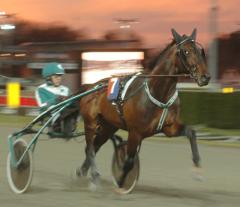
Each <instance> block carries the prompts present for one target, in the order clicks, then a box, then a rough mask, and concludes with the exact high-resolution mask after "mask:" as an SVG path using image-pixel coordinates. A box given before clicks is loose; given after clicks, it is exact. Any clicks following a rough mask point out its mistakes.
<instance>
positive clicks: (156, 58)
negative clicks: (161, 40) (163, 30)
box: [147, 40, 175, 70]
mask: <svg viewBox="0 0 240 207" xmlns="http://www.w3.org/2000/svg"><path fill="white" fill-rule="evenodd" d="M174 44H175V40H173V41H172V42H171V43H169V44H168V45H167V46H166V47H165V48H164V49H163V50H162V51H161V52H160V53H159V54H157V55H155V56H154V57H152V58H150V60H149V62H148V64H147V68H148V69H149V70H152V69H153V68H154V67H155V66H156V65H157V64H158V61H159V60H160V59H161V58H162V57H163V56H164V55H165V53H166V52H167V51H168V50H169V48H171V47H172V46H173V45H174Z"/></svg>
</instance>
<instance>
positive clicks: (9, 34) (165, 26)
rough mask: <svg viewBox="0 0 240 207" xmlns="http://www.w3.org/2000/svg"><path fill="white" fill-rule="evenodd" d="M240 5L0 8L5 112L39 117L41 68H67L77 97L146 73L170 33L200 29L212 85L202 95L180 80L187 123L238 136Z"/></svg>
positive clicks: (92, 3) (12, 1)
mask: <svg viewBox="0 0 240 207" xmlns="http://www.w3.org/2000/svg"><path fill="white" fill-rule="evenodd" d="M237 1H238V2H239V0H236V1H224V0H202V1H197V0H181V1H180V0H175V1H168V0H162V1H155V0H149V1H143V0H138V1H135V0H122V1H120V2H118V1H113V0H105V1H100V0H86V1H73V0H69V1H60V2H59V1H57V0H52V1H51V2H49V1H46V0H41V1H39V0H35V1H30V0H22V1H17V0H8V1H5V2H1V5H0V6H1V7H0V113H5V114H6V113H7V114H20V115H36V114H37V113H38V108H37V105H36V101H35V98H34V91H35V89H36V87H37V86H39V85H40V84H41V83H43V82H44V80H43V79H42V77H41V69H42V67H43V66H44V64H46V63H48V62H52V61H57V62H60V63H61V64H62V65H63V67H64V68H65V70H66V75H65V77H64V84H65V85H67V86H68V87H70V88H71V89H72V91H73V92H76V91H77V90H78V88H79V87H80V86H81V84H85V83H92V82H95V81H97V80H99V79H101V78H105V77H109V76H111V75H113V74H126V73H133V72H136V71H139V70H145V69H146V67H147V63H148V61H149V59H151V58H152V57H153V56H154V55H155V54H157V53H158V52H159V51H161V50H162V49H163V48H164V47H165V46H166V45H167V44H168V43H170V42H171V39H172V35H171V28H175V29H176V31H177V32H178V33H179V34H187V35H190V34H191V32H192V30H193V29H194V28H197V30H198V33H197V41H198V42H199V43H200V44H201V45H202V46H203V47H204V49H205V52H206V55H207V61H208V68H209V71H210V74H211V76H212V80H211V83H210V84H209V85H208V86H206V87H202V88H199V87H198V86H197V85H196V84H195V83H194V82H192V81H191V80H190V79H187V78H185V79H181V80H180V82H179V84H178V88H179V91H180V98H181V103H182V109H181V110H182V111H181V116H182V119H183V120H184V121H185V123H187V124H190V125H198V124H200V125H204V126H207V127H214V128H223V129H239V128H240V124H239V123H240V109H239V108H240V92H239V90H240V18H239V12H238V11H237V10H238V7H237V6H236V5H237V4H236V3H237ZM33 2H34V3H33ZM239 3H240V2H239ZM10 89H13V91H14V92H13V93H11V92H10ZM11 94H12V96H14V97H15V102H14V101H13V102H14V103H13V104H11V100H9V95H11ZM16 97H17V98H16Z"/></svg>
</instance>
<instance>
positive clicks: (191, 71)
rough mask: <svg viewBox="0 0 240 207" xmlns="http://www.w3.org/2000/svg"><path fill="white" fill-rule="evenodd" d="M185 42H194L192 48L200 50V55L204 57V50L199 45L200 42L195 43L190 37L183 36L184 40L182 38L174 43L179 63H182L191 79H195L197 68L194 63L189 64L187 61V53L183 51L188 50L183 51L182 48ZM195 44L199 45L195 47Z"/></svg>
mask: <svg viewBox="0 0 240 207" xmlns="http://www.w3.org/2000/svg"><path fill="white" fill-rule="evenodd" d="M186 42H191V43H193V44H194V48H195V49H196V50H200V53H201V55H202V57H203V58H204V59H205V52H204V49H203V47H202V46H201V44H200V43H197V42H195V40H193V39H191V38H189V37H188V38H185V39H184V40H182V41H181V42H179V43H177V44H176V47H177V56H178V58H179V60H180V63H181V64H182V66H183V67H184V69H185V70H187V71H188V72H189V76H190V78H192V79H195V80H196V79H197V78H198V74H197V68H198V65H196V64H192V65H190V64H189V63H188V62H187V55H188V54H185V52H188V51H184V49H183V48H182V45H183V44H184V43H186ZM197 45H198V46H199V47H197Z"/></svg>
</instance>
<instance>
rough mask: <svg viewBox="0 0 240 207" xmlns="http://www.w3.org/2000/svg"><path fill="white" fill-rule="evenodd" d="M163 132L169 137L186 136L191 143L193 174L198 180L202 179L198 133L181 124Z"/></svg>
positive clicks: (171, 126) (178, 123) (173, 125)
mask: <svg viewBox="0 0 240 207" xmlns="http://www.w3.org/2000/svg"><path fill="white" fill-rule="evenodd" d="M163 132H164V133H165V134H166V135H167V136H169V137H173V136H186V137H187V138H188V140H189V142H190V146H191V151H192V161H193V164H194V168H193V172H194V174H195V175H196V176H195V177H196V178H197V179H202V176H201V165H200V155H199V151H198V145H197V137H196V132H195V130H193V129H192V128H191V127H189V126H186V125H183V124H181V123H180V122H175V123H173V124H172V125H169V126H167V127H164V128H163Z"/></svg>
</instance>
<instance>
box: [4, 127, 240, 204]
mask: <svg viewBox="0 0 240 207" xmlns="http://www.w3.org/2000/svg"><path fill="white" fill-rule="evenodd" d="M0 130H1V139H0V153H1V155H0V206H1V207H10V206H13V207H33V206H34V207H53V206H54V207H55V206H56V207H73V206H74V207H75V206H86V207H93V206H96V207H101V206H102V207H108V206H109V207H121V206H122V207H126V206H127V207H132V206H134V207H135V206H137V207H141V206H143V207H146V206H148V207H150V206H154V207H155V206H163V207H166V206H168V207H188V206H201V207H208V206H211V207H212V206H218V207H229V206H234V207H238V206H240V174H239V172H240V149H239V148H229V147H228V148H225V147H213V146H207V145H199V147H200V153H201V157H202V164H203V166H204V168H203V174H204V177H205V179H204V181H203V182H199V181H196V180H193V179H192V174H191V165H192V163H191V154H190V146H189V144H188V142H187V140H186V141H183V142H180V143H179V142H176V141H174V140H173V141H172V142H163V141H161V140H160V139H161V138H159V141H156V140H150V141H148V140H145V141H144V143H143V145H142V149H141V152H140V164H141V171H140V179H139V182H138V185H137V187H136V188H135V189H134V191H133V192H132V193H131V194H129V195H117V194H115V193H114V191H113V189H114V186H113V184H112V180H111V170H110V169H111V157H112V153H113V147H112V146H111V143H110V142H108V143H107V144H105V145H104V146H103V148H102V149H101V150H100V152H99V154H98V156H97V164H98V167H99V170H100V172H101V176H102V182H101V187H100V188H98V190H97V191H96V192H91V191H90V190H89V186H88V183H89V182H88V180H87V179H81V180H79V179H77V178H76V177H75V176H74V174H75V169H76V167H77V166H79V165H80V164H81V163H82V161H83V159H84V145H85V144H84V142H83V143H76V142H75V141H74V140H71V141H69V142H65V141H64V140H59V139H53V140H50V139H47V137H44V136H41V137H40V139H39V142H38V144H37V147H36V150H35V152H34V163H35V166H34V175H33V182H32V185H31V189H30V190H29V192H27V193H26V194H23V195H16V194H14V193H12V192H11V190H10V189H9V187H8V183H7V179H6V157H7V153H8V148H7V136H8V134H10V133H12V132H14V131H16V129H11V128H6V127H0Z"/></svg>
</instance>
